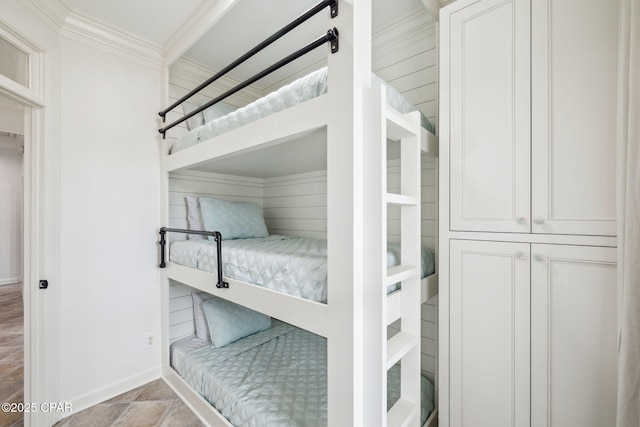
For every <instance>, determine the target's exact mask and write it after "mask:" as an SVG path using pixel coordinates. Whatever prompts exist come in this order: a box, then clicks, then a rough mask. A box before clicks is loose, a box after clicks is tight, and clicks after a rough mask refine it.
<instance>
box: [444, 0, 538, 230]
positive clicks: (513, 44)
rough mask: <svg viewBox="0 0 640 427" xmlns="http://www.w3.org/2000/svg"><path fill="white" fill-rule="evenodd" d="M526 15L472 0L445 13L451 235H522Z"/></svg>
mask: <svg viewBox="0 0 640 427" xmlns="http://www.w3.org/2000/svg"><path fill="white" fill-rule="evenodd" d="M529 8H530V4H529V0H510V1H504V0H480V1H478V2H476V3H473V4H471V5H468V6H466V7H464V8H462V9H460V10H457V11H455V12H452V13H451V14H450V18H449V34H445V35H444V36H443V42H444V43H445V46H444V47H443V49H446V50H448V53H449V64H448V65H449V77H450V83H449V85H448V91H449V103H450V105H449V109H448V111H447V112H443V113H442V116H443V117H445V120H446V117H447V116H448V117H449V123H448V126H449V130H450V139H449V153H450V224H451V229H452V230H468V231H503V232H521V233H522V232H523V233H528V232H530V222H529V216H530V140H531V135H530V111H531V105H530V48H529V36H530V34H529V30H530V10H529ZM445 55H446V53H445Z"/></svg>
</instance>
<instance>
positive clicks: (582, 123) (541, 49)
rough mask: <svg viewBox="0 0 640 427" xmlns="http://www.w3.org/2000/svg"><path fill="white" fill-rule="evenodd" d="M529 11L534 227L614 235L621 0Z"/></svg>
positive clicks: (541, 0) (554, 1) (562, 2)
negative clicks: (618, 48) (618, 23)
mask: <svg viewBox="0 0 640 427" xmlns="http://www.w3.org/2000/svg"><path fill="white" fill-rule="evenodd" d="M531 11H532V26H531V35H532V37H531V43H532V51H531V57H532V60H531V65H532V68H531V78H532V82H531V93H532V111H531V113H532V126H531V129H532V150H531V155H532V168H531V172H532V184H533V185H532V187H531V190H532V210H531V212H532V221H533V224H532V227H533V228H532V229H533V232H534V233H556V234H586V235H605V236H606V235H609V236H615V234H616V222H615V218H616V210H615V208H616V199H615V194H616V191H615V167H616V158H615V138H616V82H617V64H618V57H617V37H618V26H617V19H618V2H617V0H588V1H585V0H536V1H533V2H532V4H531Z"/></svg>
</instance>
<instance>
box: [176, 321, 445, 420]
mask: <svg viewBox="0 0 640 427" xmlns="http://www.w3.org/2000/svg"><path fill="white" fill-rule="evenodd" d="M326 343H327V341H326V339H324V338H322V337H320V336H318V335H314V334H312V333H310V332H308V331H305V330H302V329H298V328H295V327H293V326H291V325H287V324H285V323H282V322H279V321H274V326H273V327H271V328H269V329H267V330H265V331H262V332H258V333H256V334H253V335H250V336H248V337H246V338H243V339H241V340H239V341H236V342H234V343H231V344H229V345H227V346H224V347H221V348H212V347H210V346H206V347H202V348H199V349H197V350H193V351H191V352H190V353H188V354H187V355H186V356H185V358H184V363H183V364H182V366H181V367H180V368H179V369H180V370H179V371H178V373H179V374H180V375H181V376H182V377H183V378H184V379H185V380H186V381H187V383H189V384H190V385H191V387H193V388H194V390H196V391H197V392H198V393H200V394H201V395H202V396H203V397H204V398H205V399H207V400H208V401H209V402H210V403H211V404H212V405H213V406H214V407H215V408H216V409H217V410H218V411H219V412H220V413H221V414H222V415H223V416H224V417H226V418H227V419H228V420H229V422H231V424H233V425H234V426H243V427H258V426H270V427H277V426H283V427H284V426H287V427H291V426H306V427H321V426H322V427H325V426H326V425H327V360H326V353H327V345H326ZM421 394H422V398H421V400H422V410H421V420H422V422H421V423H420V425H422V424H424V422H425V421H426V419H427V417H428V416H429V414H430V413H431V411H432V410H433V407H434V406H433V401H434V399H433V397H434V388H433V385H432V384H431V383H430V382H429V381H428V380H427V379H425V378H422V383H421ZM399 397H400V367H399V366H397V365H396V366H394V367H393V368H391V369H390V370H389V372H388V375H387V401H388V407H389V408H390V407H391V406H392V405H393V404H394V403H395V402H396V401H397V400H398V399H399Z"/></svg>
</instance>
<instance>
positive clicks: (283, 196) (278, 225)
mask: <svg viewBox="0 0 640 427" xmlns="http://www.w3.org/2000/svg"><path fill="white" fill-rule="evenodd" d="M264 215H265V222H266V224H267V228H268V229H269V233H271V234H284V235H289V236H300V237H314V238H317V239H326V238H327V172H326V171H319V172H310V173H305V174H300V175H292V176H286V177H280V178H272V179H267V180H265V183H264Z"/></svg>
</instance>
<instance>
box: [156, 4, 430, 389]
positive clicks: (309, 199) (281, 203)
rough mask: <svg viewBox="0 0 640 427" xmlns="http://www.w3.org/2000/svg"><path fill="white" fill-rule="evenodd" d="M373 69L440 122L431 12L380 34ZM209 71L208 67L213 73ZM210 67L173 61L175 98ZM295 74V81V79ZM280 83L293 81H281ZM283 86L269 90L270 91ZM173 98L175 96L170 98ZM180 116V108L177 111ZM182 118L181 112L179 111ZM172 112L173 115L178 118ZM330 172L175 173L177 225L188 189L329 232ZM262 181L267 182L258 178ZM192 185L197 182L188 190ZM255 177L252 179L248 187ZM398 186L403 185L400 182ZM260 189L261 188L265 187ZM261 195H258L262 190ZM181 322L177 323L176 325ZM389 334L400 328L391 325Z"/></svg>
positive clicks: (426, 227) (286, 226) (425, 193)
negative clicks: (247, 204)
mask: <svg viewBox="0 0 640 427" xmlns="http://www.w3.org/2000/svg"><path fill="white" fill-rule="evenodd" d="M373 45H374V51H373V63H372V68H373V71H374V72H375V73H376V74H377V75H378V76H380V77H381V78H383V79H384V80H386V81H387V82H388V83H390V84H391V85H392V86H394V87H395V88H396V89H397V90H398V91H400V92H401V93H402V94H403V95H404V96H405V97H407V98H408V99H409V100H410V101H411V102H412V103H413V104H415V105H416V106H417V107H418V108H419V109H420V111H421V112H422V113H423V114H424V115H425V116H426V117H427V118H428V119H429V120H430V121H431V123H432V124H433V125H434V126H435V127H436V128H437V127H438V116H437V112H438V99H437V62H436V61H437V56H438V55H437V50H436V29H435V26H434V25H433V24H432V23H431V22H430V18H429V17H428V15H427V14H426V12H424V13H423V12H420V13H418V14H416V15H414V16H411V17H406V18H404V19H403V20H402V21H401V22H394V23H392V24H390V25H389V26H388V27H387V28H383V29H382V30H381V31H380V32H379V33H378V34H376V35H374V40H373ZM210 72H211V71H210V70H209V73H210ZM209 75H210V74H207V70H204V69H202V68H201V67H199V66H197V65H196V64H192V63H189V62H188V61H182V62H180V63H178V64H176V65H175V66H173V67H172V70H171V76H170V96H171V97H172V99H173V100H175V99H178V98H179V97H180V96H182V95H183V94H185V93H187V92H188V90H189V89H190V88H192V87H194V86H196V85H197V84H198V83H199V82H200V81H202V80H205V79H206V78H207V77H209ZM294 77H297V76H293V77H292V78H291V79H289V80H293V78H294ZM231 83H233V82H230V81H229V82H227V81H225V82H221V83H220V84H217V83H216V85H214V86H212V87H211V88H210V89H208V90H207V91H206V92H205V94H204V95H203V96H202V97H201V98H200V99H196V102H197V101H201V100H205V99H211V98H212V97H213V96H215V95H218V94H219V93H221V92H222V90H223V89H225V88H227V87H228V85H229V84H231ZM281 83H282V84H284V83H287V81H283V82H281ZM275 89H277V87H273V88H268V90H267V91H271V90H275ZM261 95H263V94H261V93H258V92H256V91H253V92H252V91H249V92H247V93H246V94H243V95H240V96H238V97H236V98H231V99H229V100H228V102H229V103H230V104H233V105H245V104H246V103H248V102H251V101H253V100H254V99H257V98H259V97H260V96H261ZM172 102H173V101H172ZM175 114H178V115H179V113H175ZM175 117H178V116H175ZM172 119H173V118H169V119H168V120H169V121H170V120H172ZM184 132H186V127H184V126H182V127H181V128H178V129H176V130H175V131H172V132H170V134H171V135H168V137H167V139H168V140H169V141H171V138H172V137H173V138H175V137H179V136H180V135H182V134H183V133H184ZM435 168H436V163H435V161H433V160H432V159H430V158H427V157H426V156H424V157H423V161H422V224H421V225H422V233H421V234H422V243H423V245H425V246H426V247H428V248H429V249H431V250H432V251H433V250H434V248H435V246H436V244H437V242H436V234H435V232H436V229H437V226H436V216H435V215H436V212H437V206H436V199H437V194H436V187H437V186H436V181H435V179H436V169H435ZM398 173H399V165H398V163H397V161H390V163H389V174H388V182H389V185H390V189H391V187H393V184H394V183H397V182H399V178H398ZM326 180H327V177H326V171H319V172H310V173H306V174H300V175H294V176H284V177H278V178H271V179H265V180H256V179H249V178H239V177H231V176H226V177H225V176H223V175H212V176H210V177H207V174H206V173H195V172H194V173H193V174H192V175H191V177H187V176H185V174H181V176H180V177H179V176H177V175H174V177H172V179H171V180H170V191H171V193H170V199H171V207H170V211H171V217H172V218H171V221H172V226H176V227H178V226H180V227H182V226H186V221H185V219H184V218H185V217H186V207H185V206H184V196H185V194H186V193H187V192H195V193H197V194H200V195H204V194H209V195H211V196H214V197H216V196H217V197H221V198H225V199H228V200H250V199H253V201H255V202H256V203H259V204H260V205H261V206H263V212H264V216H265V222H266V224H267V228H268V229H269V232H270V233H272V234H285V235H293V236H302V237H315V238H326V218H327V208H326V191H327V190H326V188H327V184H326ZM260 182H261V184H260ZM191 183H193V185H195V186H196V187H194V188H193V189H191V190H189V188H190V187H189V186H190V185H191ZM248 183H251V185H248ZM396 185H397V184H396ZM258 190H261V191H262V192H261V193H260V191H258ZM258 194H259V195H258ZM388 216H389V218H390V219H391V224H390V226H389V238H390V240H397V239H398V238H399V236H398V234H399V233H398V231H397V230H398V227H399V225H398V222H399V221H398V217H399V215H398V213H397V212H393V210H390V211H389V212H388ZM190 293H191V288H189V287H188V286H185V285H181V284H173V285H172V287H171V298H172V300H171V303H170V307H172V308H171V315H170V318H171V335H170V336H171V338H172V339H176V338H179V337H181V336H184V335H189V334H191V333H192V332H193V313H192V302H191V296H190ZM437 318H438V314H437V297H434V298H432V299H431V300H429V301H428V302H427V303H425V304H423V306H422V369H423V372H424V373H425V374H427V376H429V377H430V378H431V379H433V377H434V376H435V372H436V354H437V329H438V327H437ZM174 322H175V323H174ZM389 332H390V333H394V330H393V328H390V331H389Z"/></svg>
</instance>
